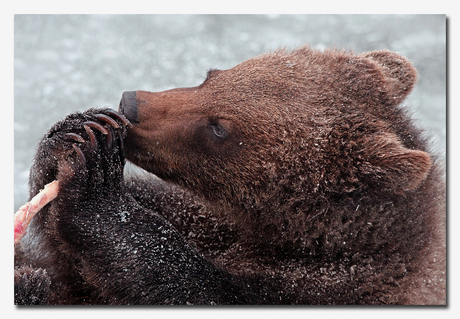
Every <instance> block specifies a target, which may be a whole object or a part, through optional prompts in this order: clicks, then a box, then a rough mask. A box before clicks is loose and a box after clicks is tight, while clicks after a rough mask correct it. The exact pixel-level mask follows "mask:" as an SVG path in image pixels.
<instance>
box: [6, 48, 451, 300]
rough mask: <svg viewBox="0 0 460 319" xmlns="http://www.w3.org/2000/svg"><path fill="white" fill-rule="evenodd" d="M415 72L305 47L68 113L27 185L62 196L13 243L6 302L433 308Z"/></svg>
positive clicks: (438, 202) (394, 58)
mask: <svg viewBox="0 0 460 319" xmlns="http://www.w3.org/2000/svg"><path fill="white" fill-rule="evenodd" d="M416 80H417V73H416V70H415V69H414V68H413V66H412V65H411V64H410V62H409V61H408V60H407V59H405V58H404V57H402V56H400V55H398V54H396V53H393V52H390V51H378V52H370V53H364V54H359V55H355V54H353V53H350V52H345V51H338V50H326V51H324V52H321V51H318V50H313V49H311V48H309V47H308V46H307V47H302V48H299V49H296V50H293V51H287V50H277V51H275V52H272V53H267V54H264V55H260V56H257V57H254V58H251V59H249V60H247V61H245V62H243V63H241V64H239V65H237V66H235V67H234V68H232V69H229V70H225V71H223V70H216V69H212V70H210V71H208V74H207V78H206V80H205V81H204V82H203V83H202V84H201V85H199V86H197V87H193V88H181V89H173V90H168V91H165V92H159V93H151V92H145V91H132V92H125V93H124V94H123V96H122V100H121V102H120V107H119V112H120V113H121V115H120V114H116V113H115V112H113V111H110V110H106V109H103V110H95V109H91V110H88V111H86V112H84V113H75V114H72V115H69V116H68V117H67V118H66V119H65V120H63V121H60V122H58V123H57V124H56V125H54V126H53V127H52V128H51V130H50V132H49V133H48V134H47V135H46V136H45V137H44V139H43V140H42V141H41V143H40V145H39V148H38V151H37V155H36V157H35V160H34V164H33V166H32V169H31V175H30V192H31V195H35V194H36V193H37V192H38V191H39V190H40V189H41V188H43V186H44V185H45V184H47V183H49V182H51V181H53V180H55V179H57V180H58V181H59V185H60V189H59V194H58V196H57V198H56V199H55V200H54V201H52V202H51V203H50V204H48V205H47V206H45V207H44V208H43V209H42V211H41V212H40V213H39V214H38V215H37V216H36V217H34V219H33V220H32V222H31V224H30V226H29V229H28V233H27V235H26V236H25V237H24V238H23V239H22V241H21V242H20V243H19V244H18V245H16V247H15V253H16V270H15V297H16V298H15V300H16V303H17V304H30V303H40V304H445V303H446V290H445V289H446V283H445V280H446V274H445V271H446V269H445V268H446V265H445V258H446V256H445V254H446V251H445V188H444V179H443V171H442V168H441V167H440V165H439V164H438V163H437V161H436V157H435V155H433V154H431V153H430V152H429V146H428V143H427V141H426V139H425V138H424V137H423V136H422V135H423V133H422V132H421V131H420V130H419V129H418V128H416V127H415V126H414V125H413V123H412V120H411V119H410V116H409V115H408V114H407V112H406V111H405V110H404V109H403V108H402V107H401V103H402V102H403V100H404V99H405V97H406V96H407V95H408V94H409V93H410V92H411V90H412V88H413V86H414V84H415V82H416ZM125 117H126V118H125ZM126 119H127V120H129V121H130V122H131V123H132V125H131V124H129V123H128V121H127V120H126ZM125 156H126V158H127V159H128V160H129V161H131V162H133V163H134V164H136V165H138V166H140V167H142V168H144V169H145V170H147V171H149V172H151V173H153V174H154V175H152V176H142V177H129V178H128V177H123V167H124V163H125Z"/></svg>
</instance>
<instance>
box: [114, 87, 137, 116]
mask: <svg viewBox="0 0 460 319" xmlns="http://www.w3.org/2000/svg"><path fill="white" fill-rule="evenodd" d="M118 111H119V112H120V113H121V114H124V116H126V118H127V119H128V120H129V121H130V122H131V123H133V124H138V123H139V120H138V114H137V101H136V91H126V92H123V94H122V95H121V101H120V105H119V108H118Z"/></svg>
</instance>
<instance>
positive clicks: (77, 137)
mask: <svg viewBox="0 0 460 319" xmlns="http://www.w3.org/2000/svg"><path fill="white" fill-rule="evenodd" d="M64 139H65V140H68V141H69V140H72V141H75V142H80V143H84V142H86V141H85V139H84V138H83V137H81V136H80V135H78V134H76V133H67V134H66V135H64Z"/></svg>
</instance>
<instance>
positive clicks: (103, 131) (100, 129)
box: [83, 114, 118, 135]
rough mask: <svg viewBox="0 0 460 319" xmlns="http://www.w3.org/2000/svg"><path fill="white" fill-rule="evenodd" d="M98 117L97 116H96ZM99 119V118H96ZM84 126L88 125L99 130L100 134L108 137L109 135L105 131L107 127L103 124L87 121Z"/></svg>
mask: <svg viewBox="0 0 460 319" xmlns="http://www.w3.org/2000/svg"><path fill="white" fill-rule="evenodd" d="M96 115H97V114H96ZM96 118H97V117H96ZM84 125H87V126H89V127H92V128H94V129H96V130H98V131H99V132H101V133H102V134H104V135H107V134H109V132H108V131H107V130H106V129H105V127H103V126H102V125H101V124H99V123H96V122H93V121H87V122H84V123H83V126H84ZM117 125H118V124H117Z"/></svg>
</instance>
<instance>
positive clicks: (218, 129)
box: [210, 124, 228, 139]
mask: <svg viewBox="0 0 460 319" xmlns="http://www.w3.org/2000/svg"><path fill="white" fill-rule="evenodd" d="M210 126H211V129H212V132H213V133H214V135H215V136H217V137H218V138H221V139H224V138H227V136H228V133H227V131H226V130H225V129H224V128H223V127H222V125H219V124H210Z"/></svg>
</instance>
